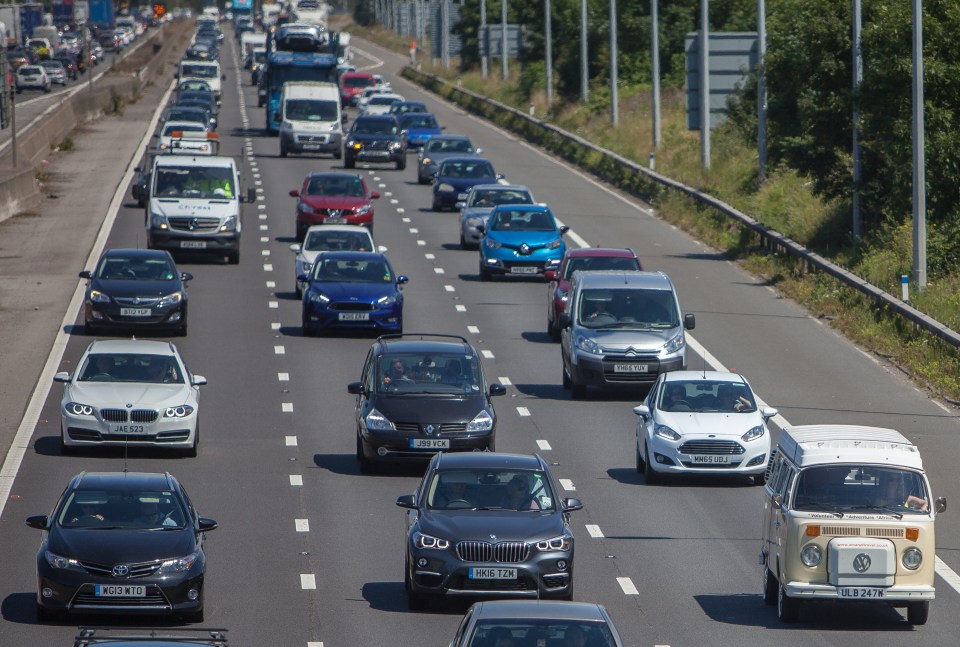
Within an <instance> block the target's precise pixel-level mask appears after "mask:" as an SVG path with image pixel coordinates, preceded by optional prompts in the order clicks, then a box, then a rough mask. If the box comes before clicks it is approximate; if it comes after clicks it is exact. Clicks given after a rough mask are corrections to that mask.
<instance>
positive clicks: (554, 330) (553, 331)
mask: <svg viewBox="0 0 960 647" xmlns="http://www.w3.org/2000/svg"><path fill="white" fill-rule="evenodd" d="M547 334H548V335H550V339H552V340H553V341H560V327H559V326H557V325H556V324H555V323H554V322H552V321H548V322H547Z"/></svg>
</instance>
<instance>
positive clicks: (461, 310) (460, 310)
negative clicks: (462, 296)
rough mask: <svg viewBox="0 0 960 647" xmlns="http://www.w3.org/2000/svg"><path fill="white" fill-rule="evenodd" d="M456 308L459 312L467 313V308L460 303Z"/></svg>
mask: <svg viewBox="0 0 960 647" xmlns="http://www.w3.org/2000/svg"><path fill="white" fill-rule="evenodd" d="M454 307H455V308H456V309H457V312H466V311H467V306H465V305H463V304H460V303H458V304H457V305H456V306H454Z"/></svg>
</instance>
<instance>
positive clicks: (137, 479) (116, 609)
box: [27, 472, 217, 622]
mask: <svg viewBox="0 0 960 647" xmlns="http://www.w3.org/2000/svg"><path fill="white" fill-rule="evenodd" d="M27 525H28V526H30V527H31V528H36V529H38V530H43V531H44V533H43V539H42V540H41V543H40V550H39V551H38V552H37V617H38V619H39V620H49V619H54V618H57V617H60V616H63V615H64V614H66V613H107V614H143V615H180V616H183V617H185V618H187V619H188V620H190V621H192V622H200V621H202V620H203V576H204V572H205V571H206V557H205V555H204V551H203V542H204V533H206V532H208V531H210V530H214V529H215V528H216V527H217V522H216V521H214V520H212V519H206V518H203V517H200V516H198V514H197V512H196V510H195V509H194V507H193V504H192V503H191V502H190V499H189V498H187V493H186V492H185V491H184V490H183V488H182V487H181V486H180V483H179V482H178V481H177V480H176V479H175V478H174V477H173V476H171V475H170V474H149V473H136V472H129V473H124V472H99V473H95V472H89V473H88V472H84V473H81V474H78V475H77V476H75V477H73V479H72V480H71V481H70V484H69V485H68V486H67V488H66V489H65V490H64V491H63V494H62V495H61V496H60V500H59V501H58V502H57V505H56V507H55V508H54V509H53V514H52V515H51V516H49V517H48V516H47V515H38V516H34V517H30V518H28V519H27Z"/></svg>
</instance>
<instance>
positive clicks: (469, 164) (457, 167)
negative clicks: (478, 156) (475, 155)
mask: <svg viewBox="0 0 960 647" xmlns="http://www.w3.org/2000/svg"><path fill="white" fill-rule="evenodd" d="M440 175H441V176H443V177H450V178H468V179H476V178H481V177H493V176H494V175H495V173H494V172H493V167H492V166H491V165H490V163H489V162H485V161H481V160H477V161H473V160H471V161H460V162H444V163H443V166H441V167H440Z"/></svg>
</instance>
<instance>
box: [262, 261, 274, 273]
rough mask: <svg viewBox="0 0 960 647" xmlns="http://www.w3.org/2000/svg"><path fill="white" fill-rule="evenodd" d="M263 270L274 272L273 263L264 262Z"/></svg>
mask: <svg viewBox="0 0 960 647" xmlns="http://www.w3.org/2000/svg"><path fill="white" fill-rule="evenodd" d="M263 271H264V272H272V271H273V263H264V264H263Z"/></svg>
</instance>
